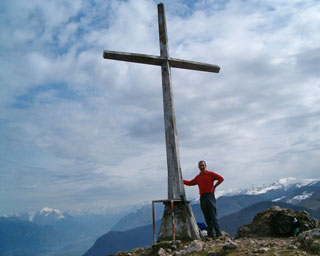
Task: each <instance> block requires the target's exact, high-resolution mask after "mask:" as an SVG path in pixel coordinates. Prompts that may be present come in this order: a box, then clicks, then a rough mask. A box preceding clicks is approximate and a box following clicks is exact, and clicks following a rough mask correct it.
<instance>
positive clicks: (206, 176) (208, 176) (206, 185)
mask: <svg viewBox="0 0 320 256" xmlns="http://www.w3.org/2000/svg"><path fill="white" fill-rule="evenodd" d="M215 180H217V181H218V182H217V183H216V185H219V184H220V183H221V182H223V180H224V179H223V177H222V176H220V175H219V174H216V173H215V172H210V171H208V170H205V172H204V173H202V172H200V173H199V174H198V175H197V176H196V177H195V178H194V179H192V180H183V183H184V184H185V185H188V186H194V185H198V187H199V194H200V195H202V194H207V193H213V192H214V185H213V183H214V181H215Z"/></svg>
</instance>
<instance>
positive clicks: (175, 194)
mask: <svg viewBox="0 0 320 256" xmlns="http://www.w3.org/2000/svg"><path fill="white" fill-rule="evenodd" d="M158 23H159V42H160V56H161V57H163V58H164V59H165V61H163V63H162V65H161V75H162V93H163V112H164V124H165V134H166V151H167V169H168V199H182V200H184V199H185V191H184V186H183V183H182V175H181V166H180V155H179V147H178V135H177V128H176V117H175V111H174V103H173V92H172V87H171V67H170V63H169V60H168V58H169V46H168V35H167V25H166V16H165V11H164V6H163V4H159V5H158Z"/></svg>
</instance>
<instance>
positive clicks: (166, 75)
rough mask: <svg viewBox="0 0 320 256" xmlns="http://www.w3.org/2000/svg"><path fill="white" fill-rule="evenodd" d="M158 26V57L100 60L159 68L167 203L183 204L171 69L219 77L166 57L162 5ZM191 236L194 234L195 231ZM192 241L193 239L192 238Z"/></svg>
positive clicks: (110, 55)
mask: <svg viewBox="0 0 320 256" xmlns="http://www.w3.org/2000/svg"><path fill="white" fill-rule="evenodd" d="M158 23H159V42H160V56H154V55H146V54H137V53H125V52H114V51H104V52H103V57H104V58H105V59H113V60H119V61H127V62H135V63H142V64H150V65H157V66H161V73H162V92H163V108H164V123H165V134H166V151H167V169H168V199H169V200H172V199H173V200H181V201H185V198H186V197H185V191H184V185H183V180H182V174H181V167H180V156H179V147H178V137H177V129H176V118H175V111H174V104H173V97H172V94H173V93H172V88H171V67H173V68H183V69H191V70H199V71H206V72H213V73H219V71H220V67H219V66H217V65H211V64H206V63H200V62H194V61H187V60H180V59H174V58H171V57H169V47H168V35H167V25H166V18H165V10H164V5H163V4H162V3H159V4H158ZM187 208H188V210H187V212H190V210H191V207H190V206H189V205H188V206H187ZM180 210H181V209H180ZM175 211H176V209H175ZM191 213H192V210H191ZM191 215H192V216H191V218H193V219H194V217H193V214H191ZM176 221H178V222H179V220H176ZM182 221H183V220H182ZM163 222H164V218H163V220H162V225H163ZM191 222H192V223H191V225H194V223H193V222H194V221H191ZM195 225H196V224H195ZM178 226H179V223H178V225H177V227H178ZM193 229H196V227H194V228H193ZM176 232H177V233H178V234H179V230H177V231H176ZM195 232H196V233H197V231H195ZM160 233H161V231H160ZM162 233H163V232H162ZM182 233H185V232H182ZM189 233H190V232H189ZM163 237H164V238H167V236H166V235H164V236H163ZM190 238H192V237H190ZM193 238H195V237H194V236H193Z"/></svg>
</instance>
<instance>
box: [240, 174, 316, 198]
mask: <svg viewBox="0 0 320 256" xmlns="http://www.w3.org/2000/svg"><path fill="white" fill-rule="evenodd" d="M319 181H320V179H300V180H299V179H297V178H293V177H288V178H283V179H280V180H277V181H276V182H274V183H272V184H271V185H267V186H265V185H264V186H260V187H253V188H249V189H246V190H243V191H241V192H240V193H241V194H246V195H260V194H265V193H267V192H269V191H273V190H283V191H289V190H292V189H297V188H301V187H304V186H308V185H314V184H316V183H317V182H319Z"/></svg>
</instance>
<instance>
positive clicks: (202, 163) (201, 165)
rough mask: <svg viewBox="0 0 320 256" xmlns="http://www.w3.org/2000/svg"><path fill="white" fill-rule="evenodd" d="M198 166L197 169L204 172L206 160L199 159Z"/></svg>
mask: <svg viewBox="0 0 320 256" xmlns="http://www.w3.org/2000/svg"><path fill="white" fill-rule="evenodd" d="M198 167H199V170H200V171H201V172H202V173H204V172H205V170H206V167H207V164H206V161H204V160H201V161H199V163H198Z"/></svg>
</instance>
